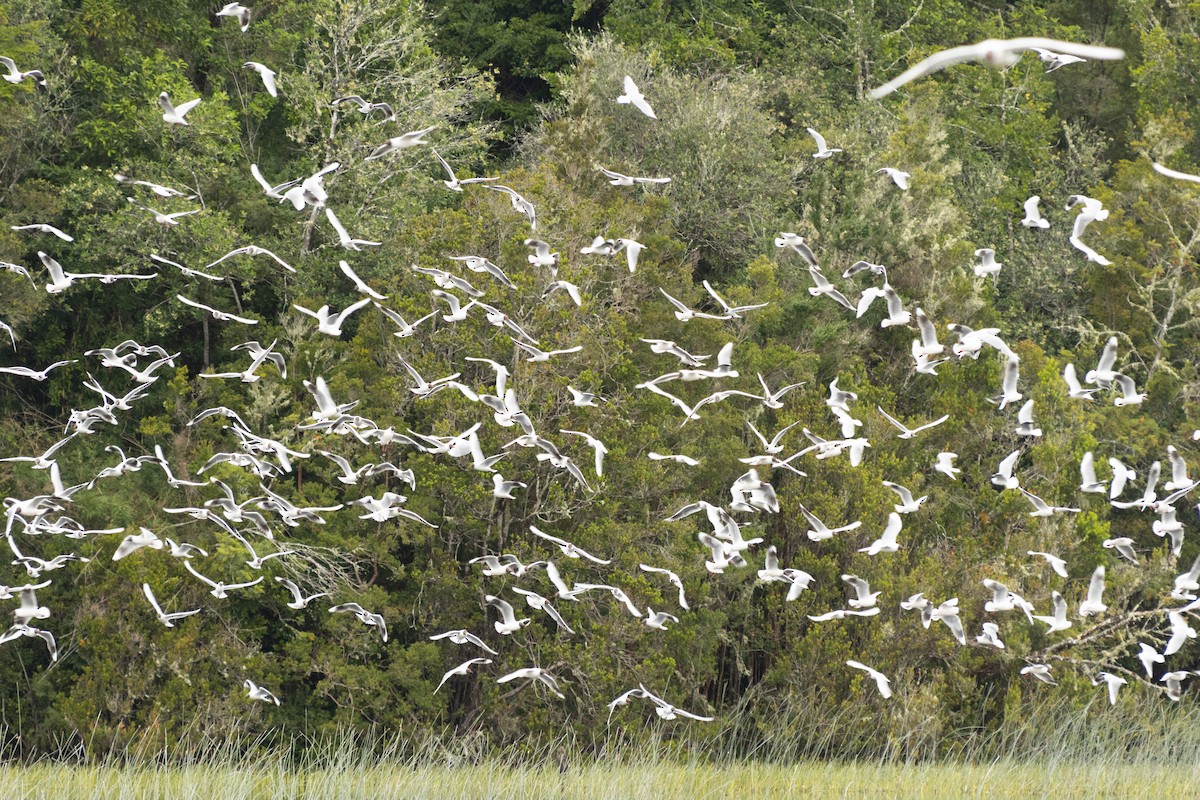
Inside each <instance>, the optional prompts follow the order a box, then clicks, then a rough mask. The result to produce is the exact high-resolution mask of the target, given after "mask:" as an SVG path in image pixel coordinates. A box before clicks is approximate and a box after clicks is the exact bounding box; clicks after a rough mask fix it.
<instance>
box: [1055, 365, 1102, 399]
mask: <svg viewBox="0 0 1200 800" xmlns="http://www.w3.org/2000/svg"><path fill="white" fill-rule="evenodd" d="M1063 380H1065V381H1066V382H1067V396H1068V397H1071V398H1073V399H1075V400H1091V399H1092V395H1094V394H1095V393H1096V392H1098V391H1100V390H1099V389H1085V388H1083V385H1082V384H1080V383H1079V378H1077V377H1076V376H1075V365H1074V364H1067V365H1066V366H1065V367H1063Z"/></svg>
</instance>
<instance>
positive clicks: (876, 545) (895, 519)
mask: <svg viewBox="0 0 1200 800" xmlns="http://www.w3.org/2000/svg"><path fill="white" fill-rule="evenodd" d="M903 526H904V523H903V522H902V521H901V520H900V515H899V514H897V513H896V512H895V511H893V512H892V513H890V514H888V524H887V527H886V528H884V529H883V533H882V534H880V536H879V538H878V539H876V540H875V541H874V542H871V544H870V545H869V546H868V547H860V548H858V552H860V553H866V554H867V555H869V556H873V555H877V554H879V553H895V552H897V551H898V550H899V549H900V545H899V544H898V543H897V541H896V537H897V536H899V535H900V529H901V528H902V527H903Z"/></svg>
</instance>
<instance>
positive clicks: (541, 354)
mask: <svg viewBox="0 0 1200 800" xmlns="http://www.w3.org/2000/svg"><path fill="white" fill-rule="evenodd" d="M512 343H513V344H515V345H516V346H517V347H519V348H521V349H522V350H524V351H525V352H526V353H528V354H529V358H527V359H525V360H526V361H527V362H529V363H534V362H540V361H549V360H550V358H551V357H552V356H561V355H566V354H568V353H578V352H579V351H580V350H582V349H583V345H576V346H575V347H568V348H566V349H565V350H542V349H541V348H538V347H534V346H533V345H531V344H525V343H524V342H518V341H517V340H516V339H513V340H512Z"/></svg>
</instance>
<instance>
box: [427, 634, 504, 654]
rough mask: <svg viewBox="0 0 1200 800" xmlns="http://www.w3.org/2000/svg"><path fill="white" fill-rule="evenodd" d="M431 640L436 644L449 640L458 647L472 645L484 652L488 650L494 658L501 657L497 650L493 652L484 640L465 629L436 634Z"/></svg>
mask: <svg viewBox="0 0 1200 800" xmlns="http://www.w3.org/2000/svg"><path fill="white" fill-rule="evenodd" d="M429 639H430V641H434V642H437V641H440V640H442V639H449V640H450V641H451V643H453V644H458V645H463V644H470V645H474V646H476V647H478V648H480V649H482V650H486V651H487V652H489V653H491V654H492V655H494V656H496V655H500V654H499V653H497V652H496V651H495V650H493V649H492V648H490V647H488V646H487V645H486V644H484V642H483V640H482V639H480V638H479V637H478V636H476V635H475V634H473V633H471V632H470V631H468V630H466V629H465V628H460V629H458V630H454V631H446V632H445V633H435V634H434V635H433V636H430V637H429Z"/></svg>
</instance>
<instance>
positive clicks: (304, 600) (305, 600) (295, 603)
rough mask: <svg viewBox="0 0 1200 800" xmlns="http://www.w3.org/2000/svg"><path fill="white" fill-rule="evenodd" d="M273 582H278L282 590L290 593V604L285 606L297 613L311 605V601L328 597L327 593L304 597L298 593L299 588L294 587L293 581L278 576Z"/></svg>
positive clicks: (301, 593) (300, 592)
mask: <svg viewBox="0 0 1200 800" xmlns="http://www.w3.org/2000/svg"><path fill="white" fill-rule="evenodd" d="M275 580H276V581H278V582H279V583H280V584H282V586H283V588H285V589H287V590H288V591H289V592H291V593H292V602H290V603H288V604H287V606H288V608H294V609H296V610H297V611H299V610H300V609H302V608H305V607H307V606H308V604H309V603H311V602H312V601H313V600H316V599H317V598H318V597H328V596H329V592H320V593H318V594H313V595H309V596H307V597H305V596H304V593H303V592H302V591H300V587H299V586H297V585H296V582H295V581H293V580H289V579H287V578H284V577H282V576H279V575H276V576H275Z"/></svg>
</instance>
